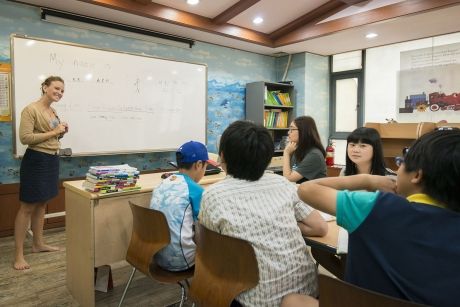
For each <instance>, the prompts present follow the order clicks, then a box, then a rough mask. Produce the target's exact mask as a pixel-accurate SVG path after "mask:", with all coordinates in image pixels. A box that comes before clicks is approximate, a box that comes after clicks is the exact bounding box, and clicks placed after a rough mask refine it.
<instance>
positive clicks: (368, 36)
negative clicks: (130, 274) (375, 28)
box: [366, 33, 379, 38]
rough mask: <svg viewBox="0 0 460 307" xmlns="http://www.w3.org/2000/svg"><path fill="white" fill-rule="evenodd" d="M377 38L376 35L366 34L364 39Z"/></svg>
mask: <svg viewBox="0 0 460 307" xmlns="http://www.w3.org/2000/svg"><path fill="white" fill-rule="evenodd" d="M377 36H379V35H378V34H377V33H368V34H366V38H376V37H377Z"/></svg>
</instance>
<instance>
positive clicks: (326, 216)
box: [318, 210, 335, 222]
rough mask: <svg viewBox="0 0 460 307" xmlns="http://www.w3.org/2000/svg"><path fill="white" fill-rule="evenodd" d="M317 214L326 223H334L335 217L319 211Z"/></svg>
mask: <svg viewBox="0 0 460 307" xmlns="http://www.w3.org/2000/svg"><path fill="white" fill-rule="evenodd" d="M318 212H319V214H321V217H322V218H323V219H324V220H325V221H326V222H329V221H335V216H333V215H330V214H329V213H326V212H323V211H319V210H318Z"/></svg>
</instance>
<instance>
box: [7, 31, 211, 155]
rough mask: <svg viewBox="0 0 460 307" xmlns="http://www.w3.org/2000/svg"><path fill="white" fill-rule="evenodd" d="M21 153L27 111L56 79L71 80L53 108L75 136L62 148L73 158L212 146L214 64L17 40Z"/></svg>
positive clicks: (15, 70) (16, 86)
mask: <svg viewBox="0 0 460 307" xmlns="http://www.w3.org/2000/svg"><path fill="white" fill-rule="evenodd" d="M11 53H12V54H11V59H12V66H13V67H12V76H13V86H12V90H13V113H14V116H13V121H14V125H13V127H14V134H15V146H14V147H15V148H14V149H15V155H16V156H21V155H23V154H24V152H25V150H26V148H27V146H25V145H22V144H21V142H20V141H19V133H18V132H19V124H20V118H21V111H22V110H23V108H24V107H25V106H27V105H28V104H29V103H31V102H33V101H37V100H38V99H39V98H40V96H41V91H40V84H41V83H42V82H43V80H44V79H45V78H46V77H48V76H50V75H57V76H60V77H62V78H63V79H64V81H65V92H64V96H63V98H62V99H61V100H60V101H58V102H55V103H53V104H52V107H53V108H55V109H56V111H57V113H58V116H59V118H60V119H61V121H64V122H67V123H68V125H69V132H68V133H67V134H66V135H65V136H64V138H62V139H61V148H66V147H70V148H71V149H72V152H73V155H80V156H84V155H104V154H119V153H134V152H152V151H171V150H176V149H177V148H178V147H179V146H180V145H181V144H183V143H185V142H187V141H190V140H195V141H200V142H202V143H205V142H206V114H207V107H206V106H207V101H206V97H207V95H206V93H207V86H206V84H207V83H206V80H207V66H206V65H204V64H193V63H186V62H179V61H171V60H166V59H160V58H154V57H150V56H144V55H139V54H130V53H124V52H117V51H113V50H101V49H95V48H92V47H88V46H82V45H75V44H70V43H65V42H58V41H50V40H44V39H38V38H31V37H24V36H19V35H12V36H11Z"/></svg>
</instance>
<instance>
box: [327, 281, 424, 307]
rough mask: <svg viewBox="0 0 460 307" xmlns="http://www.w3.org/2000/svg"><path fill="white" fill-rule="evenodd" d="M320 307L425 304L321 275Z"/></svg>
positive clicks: (381, 306)
mask: <svg viewBox="0 0 460 307" xmlns="http://www.w3.org/2000/svg"><path fill="white" fill-rule="evenodd" d="M319 306H320V307H337V306H341V307H348V306H349V307H368V306H372V307H388V306H391V307H414V306H425V305H421V304H417V303H413V302H409V301H404V300H400V299H398V298H394V297H391V296H388V295H385V294H381V293H378V292H374V291H371V290H367V289H364V288H361V287H358V286H355V285H352V284H350V283H347V282H345V281H343V280H340V279H337V278H333V277H330V276H326V275H322V274H320V275H319Z"/></svg>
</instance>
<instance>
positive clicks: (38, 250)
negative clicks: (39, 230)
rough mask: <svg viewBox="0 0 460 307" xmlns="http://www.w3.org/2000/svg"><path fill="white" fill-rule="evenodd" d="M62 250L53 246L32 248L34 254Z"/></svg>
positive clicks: (44, 245)
mask: <svg viewBox="0 0 460 307" xmlns="http://www.w3.org/2000/svg"><path fill="white" fill-rule="evenodd" d="M60 250H61V249H60V248H59V247H57V246H51V245H46V244H43V245H40V246H35V245H34V246H32V252H33V253H41V252H58V251H60Z"/></svg>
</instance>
